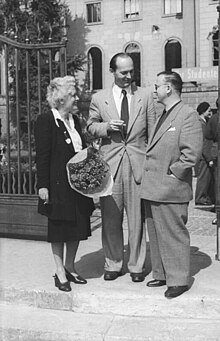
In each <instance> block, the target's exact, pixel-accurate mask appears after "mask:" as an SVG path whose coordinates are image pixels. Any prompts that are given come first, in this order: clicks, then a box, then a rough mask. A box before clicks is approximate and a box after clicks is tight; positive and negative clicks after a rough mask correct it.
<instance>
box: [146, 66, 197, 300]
mask: <svg viewBox="0 0 220 341" xmlns="http://www.w3.org/2000/svg"><path fill="white" fill-rule="evenodd" d="M181 91H182V79H181V77H180V76H179V75H178V74H177V73H175V72H161V73H159V74H158V76H157V81H156V84H155V92H156V95H157V101H158V102H160V103H162V104H163V105H164V106H165V110H164V112H163V114H162V115H161V116H160V117H159V118H158V120H157V122H156V124H155V126H154V128H153V130H152V132H151V135H150V136H149V141H148V146H147V150H146V157H145V164H144V174H143V179H142V186H141V197H142V198H143V199H144V207H145V215H146V222H147V228H148V234H149V241H150V252H151V261H152V270H153V278H154V280H152V281H150V282H148V283H147V286H149V287H159V286H162V285H166V284H167V286H168V289H167V290H166V292H165V296H166V297H167V298H172V297H177V296H179V295H181V294H182V293H183V292H185V291H186V290H188V285H189V275H190V237H189V232H188V230H187V228H186V222H187V218H188V203H189V201H190V200H191V199H192V196H193V193H192V167H193V166H194V165H195V164H196V162H197V161H198V159H199V157H200V155H201V152H202V141H203V134H202V128H201V123H200V122H199V118H198V114H197V112H196V111H194V110H193V109H191V108H189V107H188V106H187V105H184V104H183V102H182V101H181V98H180V96H181Z"/></svg>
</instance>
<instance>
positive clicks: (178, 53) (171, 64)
mask: <svg viewBox="0 0 220 341" xmlns="http://www.w3.org/2000/svg"><path fill="white" fill-rule="evenodd" d="M181 67H182V47H181V44H180V43H179V42H178V41H177V40H175V39H170V40H169V41H168V42H167V43H166V45H165V69H166V71H171V70H172V69H174V68H181Z"/></svg>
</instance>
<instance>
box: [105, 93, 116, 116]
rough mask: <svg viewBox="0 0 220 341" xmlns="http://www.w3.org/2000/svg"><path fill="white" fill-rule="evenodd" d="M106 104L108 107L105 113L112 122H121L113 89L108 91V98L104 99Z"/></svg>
mask: <svg viewBox="0 0 220 341" xmlns="http://www.w3.org/2000/svg"><path fill="white" fill-rule="evenodd" d="M104 103H105V106H106V110H105V111H104V112H105V113H106V114H107V115H108V116H109V118H110V119H111V120H119V119H120V117H119V114H118V110H117V108H116V105H115V100H114V97H113V92H112V89H110V90H109V91H107V93H106V98H105V99H104Z"/></svg>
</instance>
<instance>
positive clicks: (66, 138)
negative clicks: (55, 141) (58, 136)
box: [64, 131, 71, 144]
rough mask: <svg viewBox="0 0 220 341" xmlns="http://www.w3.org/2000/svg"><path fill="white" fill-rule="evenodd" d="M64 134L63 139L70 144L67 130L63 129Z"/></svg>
mask: <svg viewBox="0 0 220 341" xmlns="http://www.w3.org/2000/svg"><path fill="white" fill-rule="evenodd" d="M64 135H65V141H66V143H67V144H70V143H71V139H70V138H69V136H68V135H67V132H66V131H64Z"/></svg>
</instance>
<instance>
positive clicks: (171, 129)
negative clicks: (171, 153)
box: [168, 127, 176, 131]
mask: <svg viewBox="0 0 220 341" xmlns="http://www.w3.org/2000/svg"><path fill="white" fill-rule="evenodd" d="M175 130H176V128H175V127H170V129H168V131H175Z"/></svg>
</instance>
